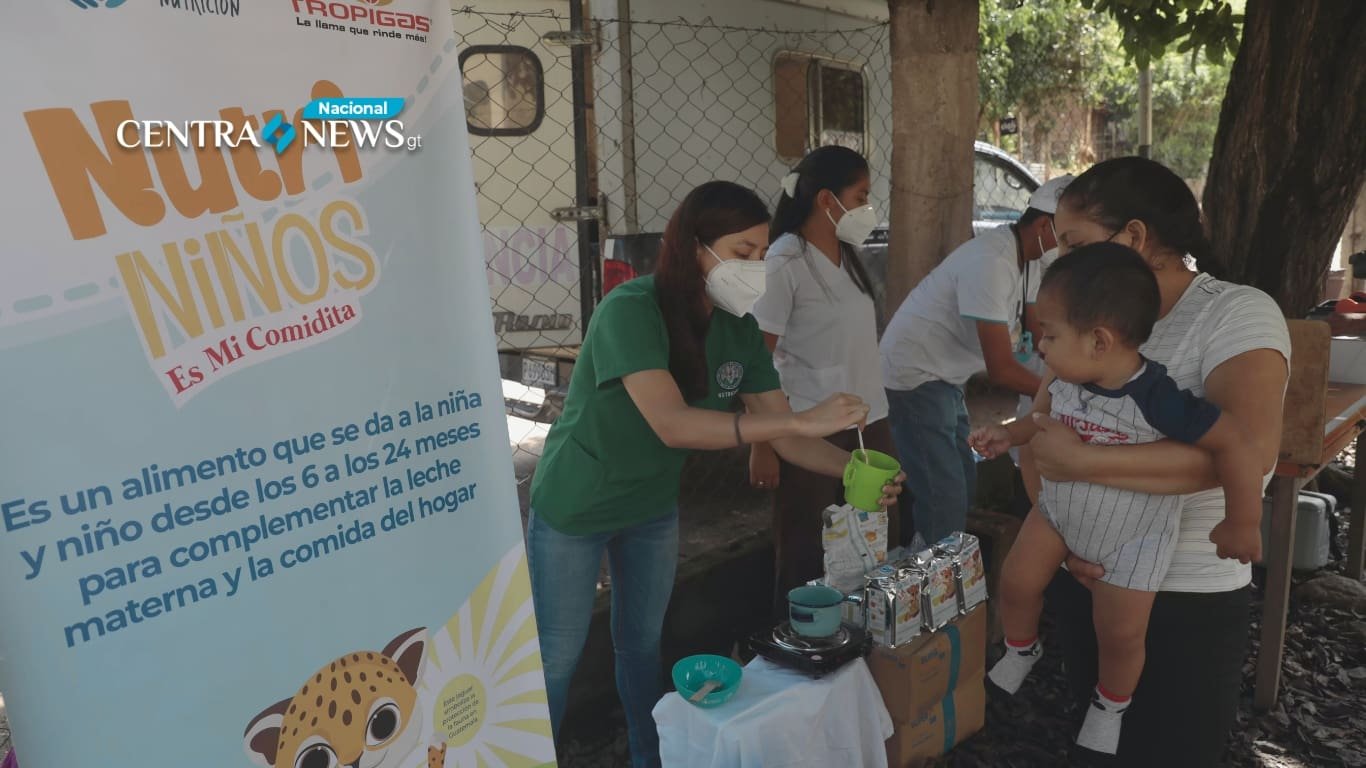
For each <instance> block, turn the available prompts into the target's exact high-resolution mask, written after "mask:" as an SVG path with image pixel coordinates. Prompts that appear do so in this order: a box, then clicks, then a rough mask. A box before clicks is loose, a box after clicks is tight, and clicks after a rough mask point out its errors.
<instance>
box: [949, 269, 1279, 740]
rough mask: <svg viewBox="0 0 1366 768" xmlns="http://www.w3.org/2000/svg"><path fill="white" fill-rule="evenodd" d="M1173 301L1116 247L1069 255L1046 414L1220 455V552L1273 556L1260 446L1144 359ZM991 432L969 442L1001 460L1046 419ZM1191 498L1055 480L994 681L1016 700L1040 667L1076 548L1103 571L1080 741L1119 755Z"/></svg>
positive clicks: (1018, 569) (1095, 438)
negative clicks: (1095, 653)
mask: <svg viewBox="0 0 1366 768" xmlns="http://www.w3.org/2000/svg"><path fill="white" fill-rule="evenodd" d="M1160 304H1161V298H1160V295H1159V293H1158V288H1157V280H1156V278H1155V277H1154V276H1153V273H1152V270H1151V269H1149V267H1148V265H1147V264H1146V263H1145V262H1144V261H1143V259H1142V257H1141V256H1139V255H1138V254H1137V253H1136V252H1134V251H1133V250H1131V249H1129V248H1126V247H1124V246H1122V245H1118V244H1115V243H1108V242H1106V243H1096V244H1093V245H1085V246H1082V247H1080V248H1077V249H1076V250H1074V251H1072V252H1070V253H1068V254H1067V255H1065V256H1062V257H1060V258H1059V259H1058V260H1057V261H1056V262H1054V263H1053V265H1052V266H1051V267H1049V269H1048V271H1047V272H1046V273H1045V274H1044V277H1043V281H1042V283H1041V284H1040V287H1039V296H1038V303H1037V304H1036V305H1035V310H1036V312H1037V314H1038V319H1039V326H1040V331H1041V337H1040V339H1039V353H1040V355H1041V356H1042V357H1043V359H1044V362H1045V363H1046V364H1047V366H1048V368H1049V375H1048V376H1046V377H1045V379H1044V381H1043V384H1042V386H1041V387H1040V389H1039V394H1038V397H1037V398H1035V400H1034V410H1033V414H1051V415H1052V416H1053V418H1055V419H1057V420H1059V421H1061V422H1062V423H1064V424H1066V425H1067V426H1069V427H1071V428H1072V429H1074V430H1076V431H1077V433H1078V434H1079V435H1080V436H1081V438H1082V440H1084V441H1086V442H1088V443H1091V444H1096V445H1134V444H1138V443H1149V442H1155V441H1158V440H1161V439H1163V438H1170V439H1172V440H1179V441H1181V442H1184V443H1189V444H1193V445H1196V446H1198V447H1200V448H1203V449H1205V450H1207V451H1209V452H1210V453H1211V454H1212V456H1213V459H1214V466H1215V470H1216V473H1217V474H1218V477H1219V482H1220V484H1221V485H1222V486H1223V487H1224V495H1225V503H1226V507H1225V514H1224V520H1223V521H1222V522H1221V523H1219V525H1218V526H1216V527H1215V528H1214V530H1213V531H1212V532H1211V533H1210V539H1211V541H1213V542H1214V543H1215V544H1216V545H1217V547H1218V552H1219V556H1220V557H1227V558H1237V559H1238V560H1240V561H1242V562H1244V563H1246V562H1251V561H1255V560H1257V559H1259V558H1260V557H1261V529H1260V525H1259V523H1260V520H1261V514H1262V501H1261V496H1262V486H1263V483H1262V479H1263V478H1262V476H1261V474H1260V467H1259V465H1260V462H1259V461H1258V458H1257V456H1256V454H1255V453H1253V452H1252V446H1251V444H1250V442H1249V441H1247V440H1244V439H1243V437H1242V435H1241V432H1240V430H1239V429H1238V428H1237V426H1236V425H1235V424H1234V423H1233V422H1232V421H1231V420H1230V419H1229V418H1228V417H1226V416H1221V415H1220V412H1219V409H1218V407H1216V406H1215V405H1213V404H1212V403H1209V402H1207V401H1205V400H1201V399H1200V398H1197V397H1195V396H1194V395H1192V394H1191V393H1190V392H1186V391H1182V390H1181V389H1180V388H1179V387H1177V385H1176V383H1175V382H1174V381H1172V379H1171V378H1170V377H1168V376H1167V371H1166V369H1165V368H1164V367H1162V366H1161V365H1159V364H1157V363H1155V362H1152V361H1151V360H1147V359H1145V358H1144V357H1143V356H1142V355H1141V354H1139V351H1138V350H1139V346H1140V345H1142V344H1143V343H1144V342H1145V341H1147V339H1148V336H1149V335H1150V334H1151V333H1152V328H1153V324H1154V323H1155V322H1156V321H1157V316H1158V311H1159V307H1160ZM1033 414H1031V416H1030V417H1029V418H1026V419H1021V420H1018V421H1014V422H1012V423H1009V424H1006V425H1002V426H994V427H986V428H983V429H979V430H977V431H976V432H974V433H973V434H972V435H971V436H970V437H969V439H968V440H969V443H970V444H971V445H972V447H973V449H974V450H976V451H977V452H978V453H980V454H982V455H984V456H986V457H988V458H992V457H995V456H998V455H1000V454H1002V453H1005V452H1006V451H1007V450H1009V449H1010V448H1011V447H1012V446H1018V445H1023V444H1025V443H1028V442H1029V441H1030V439H1031V438H1033V436H1034V434H1035V433H1036V432H1037V427H1036V426H1035V423H1034V416H1033ZM1180 513H1181V497H1180V496H1158V495H1150V494H1145V493H1137V492H1133V491H1125V490H1119V489H1115V488H1108V487H1103V486H1099V485H1092V484H1090V483H1082V482H1069V483H1060V482H1050V481H1047V480H1045V481H1044V482H1043V489H1042V491H1041V493H1040V494H1039V503H1038V506H1037V507H1036V508H1035V509H1033V510H1031V511H1030V513H1029V516H1028V517H1027V518H1026V519H1025V522H1024V525H1023V527H1022V528H1021V529H1020V533H1019V536H1018V538H1017V539H1016V541H1015V545H1014V546H1013V547H1012V548H1011V550H1010V554H1009V556H1008V557H1007V558H1006V562H1005V566H1004V575H1003V576H1002V578H1001V588H1000V595H999V601H998V602H999V607H1000V613H1001V623H1002V627H1003V628H1004V630H1005V636H1006V654H1005V656H1004V657H1003V658H1002V659H1001V660H1000V661H999V662H997V664H996V665H995V666H994V667H992V669H991V672H990V674H989V677H990V678H991V680H992V682H993V683H995V684H996V685H997V686H999V687H1000V688H1002V689H1003V690H1005V691H1007V692H1008V693H1012V694H1013V693H1015V691H1016V690H1018V689H1019V687H1020V684H1021V683H1023V682H1024V679H1025V677H1026V676H1027V675H1028V674H1029V670H1030V669H1031V668H1032V667H1033V666H1034V663H1035V662H1037V661H1038V659H1039V655H1040V653H1041V652H1042V650H1043V649H1042V646H1041V645H1040V644H1039V641H1038V628H1039V614H1040V612H1041V611H1042V609H1043V594H1044V588H1045V587H1046V586H1047V584H1048V583H1049V581H1050V580H1051V579H1052V578H1053V575H1054V574H1055V573H1057V570H1058V567H1059V566H1060V565H1061V564H1062V563H1063V562H1064V561H1065V560H1066V558H1067V554H1068V552H1069V551H1070V552H1072V553H1074V554H1076V555H1077V556H1078V557H1080V558H1082V559H1084V560H1089V561H1091V562H1095V563H1099V564H1101V565H1102V566H1104V568H1105V575H1104V576H1103V577H1102V578H1101V580H1100V581H1098V582H1097V583H1096V584H1095V585H1094V587H1093V588H1092V590H1091V594H1092V599H1093V606H1094V614H1095V626H1096V640H1097V644H1098V646H1099V651H1100V670H1099V676H1098V679H1099V681H1100V684H1099V685H1098V686H1097V687H1096V693H1095V697H1094V698H1093V700H1092V705H1091V707H1090V709H1089V710H1088V711H1087V713H1086V720H1085V722H1084V723H1083V725H1082V728H1081V733H1080V735H1079V736H1078V737H1077V743H1078V744H1079V745H1080V746H1082V747H1085V748H1087V749H1091V750H1094V751H1097V752H1103V753H1107V754H1115V753H1116V751H1117V750H1118V746H1119V734H1120V725H1121V718H1122V716H1123V714H1124V711H1125V710H1126V709H1127V708H1128V705H1129V699H1130V697H1131V696H1132V695H1133V691H1134V688H1135V687H1136V686H1137V685H1138V678H1139V673H1141V672H1142V671H1143V661H1144V637H1145V635H1146V634H1147V629H1148V615H1149V613H1150V612H1151V610H1152V605H1153V597H1154V596H1155V594H1156V592H1157V589H1158V587H1159V585H1160V584H1161V583H1162V578H1163V576H1164V575H1165V574H1166V571H1167V567H1168V566H1169V565H1170V564H1171V560H1172V553H1173V551H1174V550H1175V547H1176V534H1177V525H1178V522H1179V519H1180Z"/></svg>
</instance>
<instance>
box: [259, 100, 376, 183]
mask: <svg viewBox="0 0 1366 768" xmlns="http://www.w3.org/2000/svg"><path fill="white" fill-rule="evenodd" d="M344 95H345V94H343V93H342V91H341V89H340V88H338V87H337V86H336V84H335V83H332V82H330V81H328V80H319V81H318V82H316V83H314V84H313V92H312V95H311V96H310V98H313V99H339V98H342V97H343V96H344ZM279 113H280V110H278V109H276V110H272V111H270V112H267V113H265V114H264V115H262V119H263V120H265V121H269V120H270V119H271V118H272V117H274V116H275V115H276V114H279ZM303 114H304V110H303V108H302V107H300V108H299V109H297V110H295V112H294V123H295V124H296V125H298V126H300V127H299V130H300V131H302V130H303V127H302V124H303V123H304V122H305V121H304V119H303ZM306 122H309V123H314V124H321V121H317V120H308V121H306ZM346 143H347V145H348V146H346V147H345V148H335V149H333V150H332V154H333V156H334V157H335V158H336V160H337V167H338V169H339V170H340V171H341V175H342V181H344V182H346V183H347V184H350V183H351V182H353V181H358V180H359V179H360V177H361V168H360V153H359V152H357V151H356V147H355V146H354V144H353V142H351V141H347V142H346ZM275 157H276V160H277V162H279V164H280V174H281V175H282V176H283V177H284V180H285V192H287V193H289V194H291V195H302V194H303V193H305V192H307V191H308V184H307V182H306V181H305V180H304V168H303V165H304V143H303V142H302V141H299V140H297V139H296V140H295V141H294V143H293V144H290V145H289V147H288V148H287V149H285V151H284V152H281V153H280V154H278V155H276V156H275Z"/></svg>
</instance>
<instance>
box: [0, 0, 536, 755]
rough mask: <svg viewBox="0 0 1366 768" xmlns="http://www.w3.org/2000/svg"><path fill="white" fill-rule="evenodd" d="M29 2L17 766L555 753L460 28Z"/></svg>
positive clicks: (9, 181) (10, 24)
mask: <svg viewBox="0 0 1366 768" xmlns="http://www.w3.org/2000/svg"><path fill="white" fill-rule="evenodd" d="M11 6H12V7H7V8H6V11H5V20H4V23H3V25H0V68H2V69H3V71H4V72H6V73H7V74H6V78H5V80H6V84H5V88H4V94H5V98H4V100H3V103H0V160H2V161H3V162H2V163H0V167H3V169H4V171H3V173H2V174H0V263H2V264H3V279H0V415H2V416H3V418H2V419H0V423H3V428H4V437H3V439H2V440H0V446H3V447H2V448H0V693H3V695H4V697H5V703H6V706H7V708H8V713H9V717H10V720H11V725H12V728H13V738H14V743H15V748H16V751H17V754H18V758H19V762H20V764H21V765H22V766H24V768H80V767H81V766H92V767H93V766H129V767H132V766H137V767H138V768H144V767H147V768H182V767H183V766H223V767H225V768H226V767H229V766H250V765H253V764H255V765H261V766H270V768H336V767H339V766H345V767H348V768H416V767H418V766H421V767H423V768H453V767H454V766H540V765H547V764H553V761H554V759H555V755H554V748H553V744H552V740H551V732H550V724H549V718H548V711H547V707H546V696H545V689H544V679H543V676H542V670H541V659H540V653H539V646H538V642H537V635H536V624H535V618H534V616H533V613H532V606H531V594H530V588H529V582H528V578H527V566H526V556H525V552H524V549H523V545H522V532H521V527H520V520H519V516H518V502H517V497H516V489H515V485H514V480H513V475H512V465H511V459H510V455H509V450H508V435H507V427H506V422H505V420H504V415H503V402H502V395H501V389H500V382H499V375H498V366H497V359H496V354H495V349H494V335H493V330H492V328H491V325H490V319H489V317H490V313H489V297H488V287H487V280H486V278H485V276H484V260H483V256H482V243H481V240H480V232H479V223H478V220H477V215H476V209H475V198H474V188H473V178H472V175H471V168H470V156H469V147H468V143H467V140H466V133H465V131H466V128H465V112H464V105H463V100H462V97H461V87H460V80H461V77H460V71H459V67H458V62H457V55H458V53H459V51H457V50H456V47H455V42H454V40H453V38H452V34H451V19H450V10H449V6H448V5H446V3H445V1H444V0H330V1H327V2H324V1H323V0H250V2H247V0H126V1H125V0H26V1H25V2H23V3H17V4H11Z"/></svg>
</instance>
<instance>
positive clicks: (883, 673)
mask: <svg viewBox="0 0 1366 768" xmlns="http://www.w3.org/2000/svg"><path fill="white" fill-rule="evenodd" d="M987 605H988V603H983V604H981V605H979V606H977V607H976V608H974V609H973V610H972V611H971V612H970V613H968V614H967V615H965V616H959V617H958V618H957V619H955V620H954V621H952V622H950V623H949V624H948V626H946V627H944V628H942V629H940V630H938V631H936V632H933V633H930V634H926V635H921V636H920V637H918V638H916V639H915V640H912V641H911V642H910V643H908V644H906V645H903V646H900V647H897V648H885V647H881V646H874V647H873V650H872V651H871V652H870V653H869V654H868V669H869V671H871V672H872V673H873V680H874V681H875V682H877V687H878V690H880V691H882V701H883V703H884V704H886V705H887V712H888V714H890V715H891V716H892V720H893V721H895V722H896V723H909V722H913V721H915V720H916V719H918V718H920V717H921V716H922V715H923V714H924V713H925V712H926V711H927V710H929V709H930V708H931V707H933V706H934V705H935V704H936V703H937V702H940V701H942V700H943V699H944V698H945V697H946V696H949V695H950V694H952V693H953V692H954V691H955V690H956V689H957V688H958V687H959V685H960V684H961V682H962V681H971V680H978V682H979V685H980V679H981V678H982V677H983V676H984V675H985V673H986V655H987Z"/></svg>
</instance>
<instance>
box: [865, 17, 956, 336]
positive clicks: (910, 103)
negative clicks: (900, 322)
mask: <svg viewBox="0 0 1366 768" xmlns="http://www.w3.org/2000/svg"><path fill="white" fill-rule="evenodd" d="M888 5H889V10H890V24H889V26H890V28H891V32H890V34H891V47H892V64H891V67H892V174H891V178H892V200H891V215H890V217H889V218H890V223H891V232H890V240H889V242H888V251H889V253H888V257H887V298H886V302H885V306H886V314H887V316H888V318H890V317H891V315H893V314H895V312H896V310H897V308H898V307H900V306H901V302H902V300H903V299H905V298H906V295H907V294H909V293H910V292H911V289H912V288H914V287H915V285H916V284H917V283H919V282H920V280H921V278H923V277H924V276H925V275H927V274H929V273H930V270H932V269H934V268H935V266H936V265H938V264H939V262H940V261H942V260H943V258H944V257H945V256H947V255H948V253H949V251H952V250H953V249H954V248H956V247H958V246H959V245H960V244H962V243H963V242H964V241H965V240H967V239H968V238H970V237H971V236H972V178H973V173H972V165H973V150H972V141H973V138H974V137H975V136H976V135H977V108H978V105H977V43H978V34H977V22H978V16H979V9H978V4H977V3H976V2H947V3H946V2H935V0H889V2H888Z"/></svg>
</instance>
